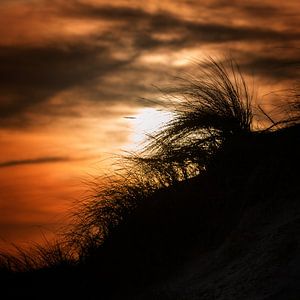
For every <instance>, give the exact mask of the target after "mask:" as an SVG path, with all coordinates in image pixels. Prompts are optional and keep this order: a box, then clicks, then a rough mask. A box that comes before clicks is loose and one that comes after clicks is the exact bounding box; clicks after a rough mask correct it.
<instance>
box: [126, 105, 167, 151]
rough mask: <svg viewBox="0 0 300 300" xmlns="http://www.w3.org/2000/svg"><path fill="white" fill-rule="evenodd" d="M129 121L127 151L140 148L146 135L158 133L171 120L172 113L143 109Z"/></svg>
mask: <svg viewBox="0 0 300 300" xmlns="http://www.w3.org/2000/svg"><path fill="white" fill-rule="evenodd" d="M129 119H130V121H131V122H132V134H131V135H130V137H129V140H130V142H129V149H130V150H137V149H140V148H141V147H142V145H143V143H144V142H145V139H146V138H147V135H148V134H153V133H155V132H157V131H159V130H160V129H161V128H162V127H163V126H164V125H165V124H166V123H168V122H169V121H170V120H171V119H172V113H170V112H167V111H162V110H158V109H155V108H143V109H140V110H139V111H138V113H137V114H136V115H134V116H133V117H129ZM126 148H128V147H126Z"/></svg>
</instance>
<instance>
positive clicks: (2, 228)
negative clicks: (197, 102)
mask: <svg viewBox="0 0 300 300" xmlns="http://www.w3.org/2000/svg"><path fill="white" fill-rule="evenodd" d="M299 6H300V5H299V1H298V0H295V1H292V0H288V1H274V0H268V1H267V0H262V1H224V0H205V1H199V0H189V1H181V0H172V1H171V0H159V1H158V0H157V1H156V0H155V1H151V0H150V1H138V0H137V1H135V0H132V1H125V0H124V1H118V0H117V1H105V0H102V1H101V0H93V1H92V0H90V1H88V0H86V1H84V0H69V1H63V0H51V1H50V0H2V1H1V3H0V37H1V38H0V66H1V68H0V90H1V91H0V144H1V148H0V149H1V150H0V151H1V156H0V239H4V240H6V241H11V242H20V241H30V240H35V241H37V240H39V237H40V236H41V232H43V233H44V234H46V235H47V234H48V233H49V232H50V231H51V230H52V229H53V228H56V227H57V226H58V225H59V224H61V223H63V222H64V220H65V219H64V218H65V212H66V211H67V210H68V208H69V207H70V204H71V202H72V201H75V200H76V199H79V198H80V197H82V193H83V192H84V190H86V189H87V187H86V185H84V184H82V181H84V180H86V179H87V178H91V177H89V176H90V175H91V174H92V175H98V174H101V172H102V171H101V170H102V169H105V168H108V167H109V166H110V164H111V160H110V159H109V157H111V156H112V155H113V154H115V153H120V151H121V149H127V148H126V147H128V145H129V144H130V143H132V142H133V141H135V142H137V141H140V134H141V132H143V131H144V130H146V129H153V128H154V127H155V126H156V125H155V124H156V123H158V121H159V120H163V119H164V116H163V117H159V114H156V113H155V110H154V109H155V108H151V107H152V106H153V103H152V102H151V101H145V100H142V98H149V99H156V100H157V103H158V104H157V105H156V107H158V108H159V103H160V102H163V101H164V100H163V97H161V95H160V93H159V92H158V89H157V88H155V87H159V88H164V87H166V86H172V78H173V77H174V76H176V75H180V76H181V75H182V74H184V73H185V72H187V73H189V72H192V70H193V69H194V68H195V66H194V61H195V60H199V59H202V58H204V57H207V56H208V55H210V56H213V57H217V58H220V59H221V58H222V55H224V54H225V55H228V54H230V55H232V56H233V57H234V58H235V59H236V60H237V61H238V63H239V64H240V67H241V69H242V71H243V72H244V74H245V75H246V77H248V76H249V77H252V78H253V79H252V80H253V81H254V84H255V85H256V86H259V94H262V95H263V94H265V93H267V92H269V91H276V90H278V89H283V88H287V87H292V86H293V83H294V82H295V80H297V79H298V78H299V77H298V76H299V64H300V60H299V57H300V55H299V54H300V50H299V49H300V44H299V40H300V39H299V38H300V30H299V28H300V26H299V24H300V22H299V16H300V7H299ZM271 99H272V96H267V95H265V96H264V97H263V100H264V102H265V103H267V104H268V103H269V102H270V101H271ZM126 116H138V117H137V119H136V120H132V119H127V118H124V117H126ZM149 120H150V121H149ZM88 180H89V179H88ZM2 245H4V244H3V243H2Z"/></svg>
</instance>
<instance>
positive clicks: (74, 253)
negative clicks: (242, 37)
mask: <svg viewBox="0 0 300 300" xmlns="http://www.w3.org/2000/svg"><path fill="white" fill-rule="evenodd" d="M179 93H180V95H183V96H185V101H183V102H182V103H180V104H178V105H176V106H175V109H174V110H175V117H174V120H172V121H171V122H170V123H169V124H167V125H166V126H165V127H164V128H163V129H162V130H161V131H160V132H159V133H157V134H156V135H154V136H153V137H151V138H150V141H149V143H148V144H147V146H146V147H145V150H144V151H143V152H141V153H138V154H133V155H131V156H129V157H127V158H124V162H125V163H124V164H125V167H124V169H123V173H122V174H121V176H119V177H116V179H115V178H113V179H112V180H111V184H110V185H108V186H106V187H105V188H103V189H101V188H100V189H99V190H96V191H95V196H94V198H92V199H87V200H86V201H83V202H82V203H81V204H80V205H81V206H80V207H79V209H78V211H76V213H74V224H73V225H72V226H71V227H70V229H69V230H68V231H67V232H66V233H65V234H64V236H63V237H62V239H61V241H59V242H57V243H56V244H54V245H52V246H51V245H48V247H43V246H37V247H36V248H35V251H33V252H32V253H31V254H30V253H27V252H24V251H23V252H22V251H20V255H19V257H16V256H9V255H5V254H3V255H2V256H1V257H2V268H1V273H0V276H1V285H2V287H1V293H2V295H5V297H4V299H21V298H22V299H74V298H75V299H146V300H147V299H166V300H171V299H172V300H173V299H174V300H175V299H191V300H192V299H205V300H213V299H214V300H215V299H220V300H221V299H264V300H271V299H274V300H278V299H287V300H288V299H290V300H296V299H300V289H299V286H300V202H299V195H300V190H299V189H300V186H299V167H300V163H299V159H298V158H299V153H300V124H299V118H298V111H299V110H298V108H299V105H297V103H298V102H297V101H298V98H297V94H296V95H295V97H294V99H295V101H293V102H292V103H291V105H290V106H289V108H288V111H289V114H288V115H287V116H286V115H283V116H282V119H281V121H278V122H277V123H275V122H273V124H271V126H269V128H268V127H265V128H263V129H260V130H255V129H253V127H254V126H253V118H254V114H253V105H252V104H251V96H250V94H249V92H248V90H247V87H246V84H245V82H244V80H243V78H242V76H241V75H240V74H239V71H238V68H237V67H236V66H235V65H234V64H233V63H231V64H230V66H229V69H226V67H225V66H224V65H221V64H216V63H215V62H214V61H210V63H209V64H208V65H206V66H205V70H204V71H203V73H202V77H200V78H198V79H197V80H192V81H191V80H189V81H188V85H187V86H184V87H180V89H179ZM270 119H271V118H270Z"/></svg>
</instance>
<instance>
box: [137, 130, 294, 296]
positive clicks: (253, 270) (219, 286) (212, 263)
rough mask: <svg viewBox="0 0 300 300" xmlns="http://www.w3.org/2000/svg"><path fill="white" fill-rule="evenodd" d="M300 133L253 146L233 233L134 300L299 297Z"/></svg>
mask: <svg viewBox="0 0 300 300" xmlns="http://www.w3.org/2000/svg"><path fill="white" fill-rule="evenodd" d="M299 134H300V132H299V128H291V129H286V130H284V131H282V132H277V133H276V134H274V135H273V136H272V135H270V136H268V137H264V138H262V140H261V144H260V143H257V145H252V146H253V147H251V148H249V152H248V155H249V156H248V157H247V158H246V157H245V159H246V160H247V163H248V162H249V159H250V160H251V155H252V156H253V159H254V161H252V163H253V165H252V167H250V168H249V169H248V171H247V174H243V171H242V170H241V173H239V174H240V175H241V177H240V178H241V179H242V182H239V185H240V187H241V189H240V193H239V195H238V196H237V197H238V199H236V200H239V201H242V202H243V203H244V204H245V206H244V207H243V209H242V211H241V214H240V215H239V217H238V220H237V222H236V223H235V225H234V226H233V228H232V231H231V232H230V233H229V234H228V235H227V236H226V237H225V239H224V241H223V242H222V243H221V244H220V245H219V246H218V247H216V248H215V249H214V250H213V251H208V252H206V253H203V254H202V255H198V254H197V253H194V255H193V256H192V257H191V259H190V260H189V261H187V262H186V263H185V264H184V266H183V267H182V268H180V270H179V271H178V272H177V273H176V275H174V276H172V277H171V278H170V279H169V280H167V281H165V282H163V283H161V284H159V285H155V286H152V288H151V289H149V290H147V292H145V293H143V294H141V295H140V296H139V297H137V298H135V299H209V300H210V299H266V300H271V299H272V300H279V299H280V300H281V299H282V300H283V299H284V300H296V299H300V201H299V200H300V199H299V192H300V185H299V166H300V165H299V153H300V152H299V150H300V146H299V144H300V143H299V142H300V141H299ZM258 148H260V150H259V155H258V154H257V153H255V149H256V150H258ZM251 151H253V153H252V154H251V153H250V152H251ZM241 166H243V165H242V161H241ZM223 180H224V181H226V180H230V179H229V178H225V177H224V178H223ZM219 226H222V225H221V224H219Z"/></svg>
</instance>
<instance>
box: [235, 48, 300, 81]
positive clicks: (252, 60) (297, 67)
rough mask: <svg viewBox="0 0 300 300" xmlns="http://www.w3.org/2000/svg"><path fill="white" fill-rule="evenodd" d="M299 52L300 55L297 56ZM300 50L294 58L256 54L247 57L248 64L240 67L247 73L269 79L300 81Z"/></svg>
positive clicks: (242, 64)
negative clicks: (299, 79)
mask: <svg viewBox="0 0 300 300" xmlns="http://www.w3.org/2000/svg"><path fill="white" fill-rule="evenodd" d="M297 52H298V55H296V54H297ZM299 54H300V49H298V50H297V49H295V56H294V57H279V56H265V55H259V54H255V53H248V54H247V55H246V62H244V63H240V67H241V69H242V70H244V71H245V72H247V73H250V74H251V73H252V74H255V75H256V76H260V77H263V78H267V79H276V80H278V81H282V80H298V78H299V77H300V55H299Z"/></svg>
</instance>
